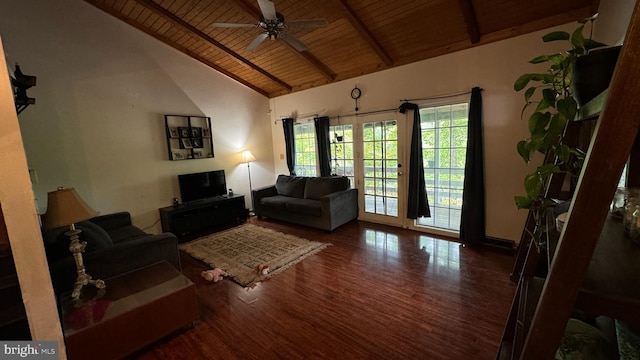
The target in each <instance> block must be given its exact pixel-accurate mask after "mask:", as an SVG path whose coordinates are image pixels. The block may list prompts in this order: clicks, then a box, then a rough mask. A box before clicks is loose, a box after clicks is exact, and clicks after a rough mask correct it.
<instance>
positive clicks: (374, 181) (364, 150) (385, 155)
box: [355, 113, 406, 226]
mask: <svg viewBox="0 0 640 360" xmlns="http://www.w3.org/2000/svg"><path fill="white" fill-rule="evenodd" d="M356 128H357V129H358V131H357V132H356V141H355V146H356V148H357V149H358V150H357V151H356V156H357V159H356V161H355V162H356V164H358V168H359V171H358V172H357V175H356V179H357V180H356V184H357V186H356V187H357V188H358V189H359V207H360V214H359V218H360V219H361V220H365V221H372V222H377V223H384V224H390V225H395V226H404V221H405V219H406V216H405V212H406V210H405V208H406V207H405V198H406V195H405V194H406V181H405V177H404V164H405V161H404V158H405V151H404V148H405V145H404V139H405V136H404V134H405V132H404V131H405V126H404V121H398V120H397V114H396V113H387V114H381V115H380V114H379V115H376V116H367V117H363V118H359V119H358V121H357V125H356Z"/></svg>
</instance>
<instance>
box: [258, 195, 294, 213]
mask: <svg viewBox="0 0 640 360" xmlns="http://www.w3.org/2000/svg"><path fill="white" fill-rule="evenodd" d="M293 199H294V198H292V197H289V196H282V195H276V196H268V197H265V198H262V199H260V205H261V206H262V207H263V208H264V209H265V210H268V211H285V204H286V203H287V202H289V201H291V200H293Z"/></svg>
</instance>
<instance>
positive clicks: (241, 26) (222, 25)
mask: <svg viewBox="0 0 640 360" xmlns="http://www.w3.org/2000/svg"><path fill="white" fill-rule="evenodd" d="M211 26H213V27H227V28H249V27H258V25H256V24H232V23H213V24H211Z"/></svg>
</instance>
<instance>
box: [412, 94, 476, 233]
mask: <svg viewBox="0 0 640 360" xmlns="http://www.w3.org/2000/svg"><path fill="white" fill-rule="evenodd" d="M468 115H469V104H467V103H462V104H452V105H446V106H437V107H427V108H422V109H420V119H421V128H422V154H423V160H424V176H425V183H426V186H427V196H428V198H429V206H430V210H431V217H430V218H420V219H418V220H417V221H416V225H418V226H425V227H435V228H441V229H446V230H453V231H456V232H457V231H460V217H461V214H462V190H463V186H464V165H465V158H466V153H467V122H468Z"/></svg>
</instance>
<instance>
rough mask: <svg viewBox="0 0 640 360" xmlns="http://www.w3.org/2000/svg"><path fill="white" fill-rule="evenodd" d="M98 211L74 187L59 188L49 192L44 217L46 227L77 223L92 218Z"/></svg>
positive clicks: (43, 221)
mask: <svg viewBox="0 0 640 360" xmlns="http://www.w3.org/2000/svg"><path fill="white" fill-rule="evenodd" d="M96 215H98V212H97V211H95V210H93V209H92V208H91V206H89V205H88V204H87V203H86V202H84V200H82V198H81V197H80V195H78V193H77V192H76V190H75V189H74V188H66V189H65V188H58V190H56V191H51V192H49V193H48V194H47V212H46V213H45V214H44V216H43V219H42V226H43V227H44V228H45V229H55V228H58V227H61V226H67V225H71V224H75V223H77V222H80V221H84V220H88V219H91V218H92V217H94V216H96Z"/></svg>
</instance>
